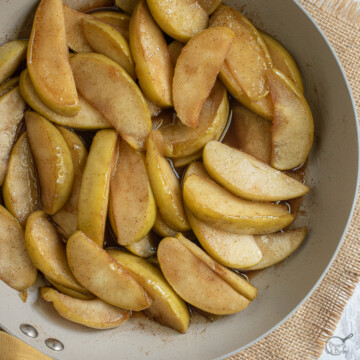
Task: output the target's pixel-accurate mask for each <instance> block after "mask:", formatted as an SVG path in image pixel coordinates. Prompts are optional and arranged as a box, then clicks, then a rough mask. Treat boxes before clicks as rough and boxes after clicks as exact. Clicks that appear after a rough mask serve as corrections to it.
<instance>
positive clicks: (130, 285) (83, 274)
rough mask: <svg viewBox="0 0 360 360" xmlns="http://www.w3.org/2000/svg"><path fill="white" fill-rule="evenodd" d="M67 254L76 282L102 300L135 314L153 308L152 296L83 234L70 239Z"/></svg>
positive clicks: (80, 233)
mask: <svg viewBox="0 0 360 360" xmlns="http://www.w3.org/2000/svg"><path fill="white" fill-rule="evenodd" d="M66 254H67V258H68V261H69V266H70V269H71V271H72V272H73V274H74V276H75V277H76V279H77V280H78V281H79V282H80V283H81V284H82V285H83V286H84V287H85V288H86V289H88V290H89V291H91V292H92V293H93V294H95V295H96V296H97V297H99V298H100V299H102V300H104V301H105V302H107V303H109V304H111V305H114V306H118V307H120V308H123V309H128V310H135V311H140V310H144V309H146V308H148V307H149V306H150V305H151V303H152V300H151V298H150V296H149V295H148V294H147V293H146V292H145V290H144V289H143V288H142V287H141V286H140V285H139V283H138V282H137V281H136V280H135V279H134V278H133V276H132V275H131V274H130V273H129V272H128V271H126V270H125V269H124V268H123V267H122V266H121V265H120V264H119V263H118V262H117V261H115V260H114V259H113V258H112V257H111V256H110V255H109V254H108V253H107V252H106V251H105V250H103V249H102V248H100V247H99V246H98V245H97V244H96V243H95V242H94V241H92V240H91V239H90V238H88V237H87V236H86V235H85V234H84V233H83V232H81V231H77V232H76V233H75V234H73V235H72V236H71V237H70V239H69V240H68V242H67V246H66Z"/></svg>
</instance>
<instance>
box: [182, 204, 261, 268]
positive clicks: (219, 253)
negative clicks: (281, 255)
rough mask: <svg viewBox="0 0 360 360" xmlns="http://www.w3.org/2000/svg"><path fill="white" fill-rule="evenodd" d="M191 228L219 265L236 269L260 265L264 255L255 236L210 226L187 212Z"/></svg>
mask: <svg viewBox="0 0 360 360" xmlns="http://www.w3.org/2000/svg"><path fill="white" fill-rule="evenodd" d="M186 215H187V217H188V219H189V222H190V225H191V228H192V230H193V232H194V234H195V235H196V238H197V239H198V240H199V242H200V244H201V246H202V247H203V248H204V250H205V251H206V252H207V253H208V254H209V255H210V256H211V257H212V258H213V259H214V260H216V261H217V262H218V263H220V264H221V265H224V266H228V267H230V268H234V269H242V268H245V267H249V266H253V265H256V264H258V263H259V262H260V261H261V259H262V257H263V255H262V253H261V251H260V249H259V247H258V246H257V245H256V242H255V239H254V235H238V234H233V233H230V232H227V231H224V230H220V229H217V228H215V227H213V226H210V225H208V224H206V223H204V222H202V221H200V220H199V219H197V218H196V217H195V216H194V215H193V214H191V212H190V211H189V210H188V211H186Z"/></svg>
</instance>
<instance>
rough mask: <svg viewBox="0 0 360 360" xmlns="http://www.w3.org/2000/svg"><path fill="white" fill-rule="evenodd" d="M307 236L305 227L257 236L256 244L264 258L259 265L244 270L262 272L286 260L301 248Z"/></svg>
mask: <svg viewBox="0 0 360 360" xmlns="http://www.w3.org/2000/svg"><path fill="white" fill-rule="evenodd" d="M305 236H306V228H305V227H302V228H299V229H295V230H289V231H284V232H281V233H276V234H268V235H262V236H255V241H256V244H257V246H258V247H259V248H260V250H261V252H262V254H263V255H264V256H263V258H262V260H261V261H260V262H259V263H258V264H257V265H254V266H251V267H249V268H246V269H243V270H246V271H248V270H260V269H264V268H267V267H269V266H273V265H275V264H277V263H279V262H280V261H283V260H285V259H286V258H287V257H288V256H290V255H291V254H292V253H293V252H294V251H295V250H296V249H297V248H298V247H299V246H300V244H301V243H302V241H303V240H304V239H305Z"/></svg>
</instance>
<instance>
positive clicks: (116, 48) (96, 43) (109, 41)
mask: <svg viewBox="0 0 360 360" xmlns="http://www.w3.org/2000/svg"><path fill="white" fill-rule="evenodd" d="M82 24H83V29H84V35H85V38H86V40H87V42H88V43H89V44H90V46H91V47H92V48H93V49H94V51H95V52H97V53H100V54H103V55H105V56H107V57H108V58H109V59H111V60H114V61H115V62H116V63H118V64H119V65H120V66H122V67H123V68H124V70H125V71H126V72H127V73H128V74H129V75H130V76H131V77H132V78H133V79H136V74H135V69H134V62H133V59H132V56H131V52H130V48H129V45H128V43H127V41H126V39H125V38H124V37H123V36H122V35H121V34H120V33H119V31H117V30H116V29H115V28H114V27H113V26H111V25H109V24H106V23H104V22H103V21H101V20H98V19H96V18H83V19H82Z"/></svg>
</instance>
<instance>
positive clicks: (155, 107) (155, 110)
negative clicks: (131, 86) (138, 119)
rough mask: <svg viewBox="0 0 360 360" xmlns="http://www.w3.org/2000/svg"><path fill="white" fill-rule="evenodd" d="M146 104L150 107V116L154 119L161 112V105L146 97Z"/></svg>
mask: <svg viewBox="0 0 360 360" xmlns="http://www.w3.org/2000/svg"><path fill="white" fill-rule="evenodd" d="M145 101H146V104H147V106H148V108H149V112H150V116H151V119H153V118H154V117H156V116H158V115H159V114H160V113H161V107H160V106H158V105H156V104H154V103H153V102H152V101H150V100H149V99H147V98H145Z"/></svg>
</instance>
